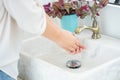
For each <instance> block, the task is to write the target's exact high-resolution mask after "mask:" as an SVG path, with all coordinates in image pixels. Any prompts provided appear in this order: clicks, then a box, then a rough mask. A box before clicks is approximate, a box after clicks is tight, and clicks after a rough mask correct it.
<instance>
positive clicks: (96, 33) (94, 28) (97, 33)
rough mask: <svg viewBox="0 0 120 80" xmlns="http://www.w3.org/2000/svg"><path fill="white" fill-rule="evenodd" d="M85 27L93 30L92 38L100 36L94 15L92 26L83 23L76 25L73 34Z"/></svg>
mask: <svg viewBox="0 0 120 80" xmlns="http://www.w3.org/2000/svg"><path fill="white" fill-rule="evenodd" d="M85 29H89V30H91V31H92V32H93V34H92V38H93V39H99V38H101V35H100V33H99V26H98V23H97V20H96V17H95V16H94V17H93V24H92V26H86V25H83V26H80V27H77V28H76V30H75V34H79V33H81V32H82V31H83V30H85Z"/></svg>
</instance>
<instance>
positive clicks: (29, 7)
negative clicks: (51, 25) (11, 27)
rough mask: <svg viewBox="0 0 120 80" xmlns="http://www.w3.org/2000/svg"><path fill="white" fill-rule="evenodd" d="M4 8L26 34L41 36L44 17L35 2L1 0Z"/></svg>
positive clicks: (41, 9)
mask: <svg viewBox="0 0 120 80" xmlns="http://www.w3.org/2000/svg"><path fill="white" fill-rule="evenodd" d="M3 3H4V5H5V8H6V9H7V11H8V14H10V15H11V16H12V17H13V18H14V19H15V20H16V22H17V24H18V26H19V27H20V28H22V29H23V30H24V31H26V32H30V33H34V34H42V33H44V31H45V29H46V15H45V11H44V9H43V7H42V6H41V5H40V4H39V3H38V1H37V0H3Z"/></svg>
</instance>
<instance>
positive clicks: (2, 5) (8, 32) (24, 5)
mask: <svg viewBox="0 0 120 80" xmlns="http://www.w3.org/2000/svg"><path fill="white" fill-rule="evenodd" d="M39 1H40V0H39ZM39 1H38V0H0V67H2V66H4V65H7V64H9V63H11V62H13V61H15V60H16V59H18V58H19V52H20V48H21V46H20V45H21V42H22V37H23V34H24V32H29V33H33V34H38V35H40V34H42V33H44V31H45V29H46V17H45V12H44V9H43V7H42V6H41V5H40V4H39Z"/></svg>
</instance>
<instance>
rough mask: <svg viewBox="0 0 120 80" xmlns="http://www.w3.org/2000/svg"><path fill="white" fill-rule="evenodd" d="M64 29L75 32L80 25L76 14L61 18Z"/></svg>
mask: <svg viewBox="0 0 120 80" xmlns="http://www.w3.org/2000/svg"><path fill="white" fill-rule="evenodd" d="M61 26H62V28H63V29H65V30H68V31H70V32H74V31H75V29H76V28H77V26H78V17H77V15H76V14H71V15H64V16H63V17H62V19H61Z"/></svg>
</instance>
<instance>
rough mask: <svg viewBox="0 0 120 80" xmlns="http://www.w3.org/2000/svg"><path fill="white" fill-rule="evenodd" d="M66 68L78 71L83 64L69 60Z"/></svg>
mask: <svg viewBox="0 0 120 80" xmlns="http://www.w3.org/2000/svg"><path fill="white" fill-rule="evenodd" d="M66 66H67V67H68V68H71V69H78V68H80V67H81V62H80V61H78V60H69V61H67V63H66Z"/></svg>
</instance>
